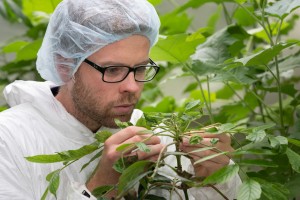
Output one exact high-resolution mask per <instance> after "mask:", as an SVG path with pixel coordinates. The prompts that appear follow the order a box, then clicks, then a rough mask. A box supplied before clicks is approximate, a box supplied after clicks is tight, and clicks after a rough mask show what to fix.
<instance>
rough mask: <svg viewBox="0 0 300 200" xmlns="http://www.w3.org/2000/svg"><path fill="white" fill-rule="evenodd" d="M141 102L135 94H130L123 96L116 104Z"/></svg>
mask: <svg viewBox="0 0 300 200" xmlns="http://www.w3.org/2000/svg"><path fill="white" fill-rule="evenodd" d="M138 101H139V98H138V97H137V96H135V94H132V93H128V94H125V95H122V96H121V97H120V99H118V100H117V101H116V102H115V104H137V102H138Z"/></svg>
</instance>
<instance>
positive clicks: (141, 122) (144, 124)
mask: <svg viewBox="0 0 300 200" xmlns="http://www.w3.org/2000/svg"><path fill="white" fill-rule="evenodd" d="M135 125H136V126H140V127H144V128H146V129H151V127H150V126H149V125H148V123H147V120H146V119H145V117H144V116H142V117H140V118H139V120H138V121H137V122H136V124H135Z"/></svg>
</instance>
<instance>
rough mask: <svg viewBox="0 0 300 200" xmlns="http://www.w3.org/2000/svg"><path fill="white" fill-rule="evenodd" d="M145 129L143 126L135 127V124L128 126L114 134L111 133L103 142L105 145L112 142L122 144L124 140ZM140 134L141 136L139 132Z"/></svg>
mask: <svg viewBox="0 0 300 200" xmlns="http://www.w3.org/2000/svg"><path fill="white" fill-rule="evenodd" d="M144 130H146V129H145V128H143V127H137V126H129V127H127V128H125V129H123V130H121V131H119V132H117V133H115V134H113V135H112V136H111V137H109V138H108V139H107V140H106V141H105V143H106V144H107V145H113V144H122V143H124V142H125V141H126V140H128V139H130V138H132V137H134V136H135V135H137V133H139V132H141V131H144ZM139 135H140V136H143V135H142V134H139Z"/></svg>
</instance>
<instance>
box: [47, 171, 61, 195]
mask: <svg viewBox="0 0 300 200" xmlns="http://www.w3.org/2000/svg"><path fill="white" fill-rule="evenodd" d="M59 173H60V170H56V171H54V173H52V174H51V178H50V181H49V186H48V188H49V191H50V192H51V193H52V194H53V195H54V196H55V197H56V191H57V189H58V187H59Z"/></svg>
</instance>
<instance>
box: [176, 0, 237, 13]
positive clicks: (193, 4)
mask: <svg viewBox="0 0 300 200" xmlns="http://www.w3.org/2000/svg"><path fill="white" fill-rule="evenodd" d="M223 2H235V1H234V0H201V1H199V0H189V1H188V2H187V3H185V4H183V5H182V6H180V7H179V8H177V12H183V11H185V10H186V9H188V8H194V9H195V8H199V7H200V6H202V5H204V4H206V3H217V4H220V3H223Z"/></svg>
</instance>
